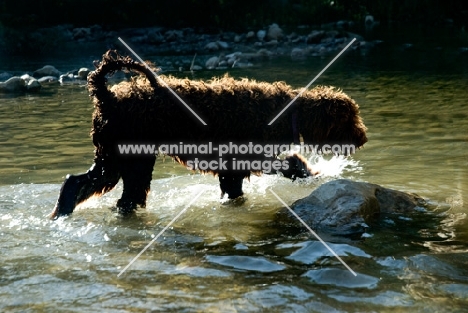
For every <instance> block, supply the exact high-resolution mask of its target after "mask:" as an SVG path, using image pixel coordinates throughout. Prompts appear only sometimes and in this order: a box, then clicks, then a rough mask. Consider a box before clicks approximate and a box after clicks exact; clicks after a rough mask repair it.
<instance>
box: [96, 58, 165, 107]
mask: <svg viewBox="0 0 468 313" xmlns="http://www.w3.org/2000/svg"><path fill="white" fill-rule="evenodd" d="M123 70H128V71H135V72H139V73H142V74H144V75H145V76H146V78H147V79H148V80H149V82H150V83H151V85H152V86H153V88H156V87H158V82H157V80H156V77H155V75H154V74H153V72H152V71H151V69H149V68H148V67H147V66H146V65H145V64H141V63H139V62H136V61H134V60H133V59H132V58H130V57H128V56H127V57H122V56H121V55H120V54H119V53H118V52H117V51H116V50H109V51H107V52H106V53H105V54H104V55H103V56H102V61H101V62H100V63H99V64H98V65H97V66H96V70H94V71H93V72H91V73H90V74H89V75H88V90H89V92H90V95H91V96H92V97H95V98H96V99H97V100H98V102H99V103H100V104H101V105H102V104H104V103H106V102H108V100H111V99H112V98H113V97H114V95H113V93H112V92H111V91H110V90H109V89H108V88H107V86H106V83H107V79H106V76H107V75H112V74H114V73H115V72H118V71H123Z"/></svg>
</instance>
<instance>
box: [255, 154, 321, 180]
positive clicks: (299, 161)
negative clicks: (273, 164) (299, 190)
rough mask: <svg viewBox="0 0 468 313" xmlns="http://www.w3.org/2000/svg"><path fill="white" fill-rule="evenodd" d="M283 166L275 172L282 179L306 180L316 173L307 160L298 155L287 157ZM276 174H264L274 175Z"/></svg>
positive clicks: (271, 172)
mask: <svg viewBox="0 0 468 313" xmlns="http://www.w3.org/2000/svg"><path fill="white" fill-rule="evenodd" d="M282 162H283V166H282V167H281V168H280V169H279V170H278V171H277V172H280V173H282V174H283V176H284V177H287V178H290V179H292V180H296V179H297V178H306V177H309V176H315V175H317V174H318V172H316V171H314V170H313V169H312V168H311V166H310V164H309V163H308V162H307V159H306V158H304V157H303V156H302V155H300V154H292V155H288V156H287V157H286V158H285V159H284V160H283V161H282ZM277 172H273V171H270V172H265V171H264V174H276V173H277Z"/></svg>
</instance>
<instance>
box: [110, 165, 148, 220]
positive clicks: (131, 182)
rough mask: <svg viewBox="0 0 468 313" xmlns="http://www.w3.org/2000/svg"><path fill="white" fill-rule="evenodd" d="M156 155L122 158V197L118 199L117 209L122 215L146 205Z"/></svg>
mask: <svg viewBox="0 0 468 313" xmlns="http://www.w3.org/2000/svg"><path fill="white" fill-rule="evenodd" d="M155 161H156V156H144V157H142V156H140V157H137V158H128V159H125V160H121V165H120V171H121V173H122V180H123V193H122V197H121V198H120V199H119V200H118V201H117V211H118V212H119V213H120V214H122V215H127V214H130V213H132V212H133V211H134V210H135V209H136V208H137V207H138V206H139V207H143V208H144V207H145V206H146V197H147V195H148V193H149V190H150V185H151V179H152V175H153V167H154V162H155Z"/></svg>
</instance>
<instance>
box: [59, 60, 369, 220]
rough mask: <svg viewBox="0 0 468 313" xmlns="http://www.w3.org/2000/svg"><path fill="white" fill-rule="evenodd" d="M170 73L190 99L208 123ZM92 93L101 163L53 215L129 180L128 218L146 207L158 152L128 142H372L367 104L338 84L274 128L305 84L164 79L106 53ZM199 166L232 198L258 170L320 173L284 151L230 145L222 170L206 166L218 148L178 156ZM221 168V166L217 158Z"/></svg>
mask: <svg viewBox="0 0 468 313" xmlns="http://www.w3.org/2000/svg"><path fill="white" fill-rule="evenodd" d="M121 70H127V71H130V72H135V73H139V74H140V75H138V76H135V77H133V78H132V79H130V81H125V82H121V83H119V84H117V85H114V86H112V87H111V88H110V89H109V88H108V87H107V85H106V82H107V79H106V76H107V75H111V74H113V73H114V72H116V71H121ZM157 78H159V79H161V80H162V81H163V82H165V84H167V86H169V87H170V88H171V89H172V90H173V91H175V93H176V94H177V95H179V96H180V98H182V99H183V100H184V102H185V103H187V104H188V105H190V107H191V108H192V109H193V111H194V112H196V113H197V114H198V116H199V117H200V118H202V119H203V120H204V121H206V124H207V125H203V124H202V123H201V122H200V120H198V119H197V118H196V117H195V116H194V115H193V114H191V113H190V112H189V111H188V110H187V108H186V107H184V105H183V104H182V102H181V101H179V99H177V98H176V97H175V96H174V94H173V93H171V92H170V90H169V89H168V88H167V86H164V84H161V83H160V82H159V81H158V79H157ZM88 89H89V91H90V94H91V97H92V99H93V103H94V107H95V110H94V113H93V126H92V131H91V136H92V139H93V143H94V146H95V157H94V164H93V165H92V166H91V168H90V169H89V170H88V171H87V172H86V173H84V174H80V175H68V176H67V178H66V180H65V182H64V183H63V185H62V188H61V190H60V196H59V199H58V201H57V204H56V206H55V209H54V211H53V213H52V215H51V216H52V218H56V217H58V216H62V215H68V214H70V213H72V212H73V210H74V208H75V206H76V205H78V204H79V203H81V202H83V201H85V200H86V199H88V198H89V197H91V196H93V195H101V194H103V193H105V192H108V191H109V190H111V189H112V188H114V186H115V185H116V184H117V182H118V181H119V179H120V178H122V180H123V194H122V196H121V198H120V199H119V200H118V202H117V209H118V211H119V212H120V213H122V214H128V213H131V212H133V211H134V210H135V209H136V208H137V207H138V206H140V207H144V206H145V204H146V198H147V194H148V192H149V189H150V182H151V179H152V171H153V166H154V163H155V159H156V153H146V154H138V153H136V154H130V153H127V154H125V153H124V154H123V153H122V151H121V150H119V147H121V146H122V145H128V144H149V143H151V144H154V145H155V146H156V147H158V146H161V145H163V144H182V143H183V144H186V143H187V144H207V143H210V144H212V146H213V147H218V146H220V145H225V146H226V145H227V144H231V145H232V144H234V143H235V144H238V145H240V144H245V145H246V144H249V143H250V144H252V143H255V144H263V145H266V144H270V145H276V146H279V145H290V144H291V143H292V142H295V143H298V141H299V137H300V136H302V138H303V140H304V142H306V143H313V144H316V145H318V146H323V145H325V144H351V145H354V146H355V147H356V148H359V147H361V146H362V145H363V144H364V143H366V142H367V138H366V127H365V126H364V124H363V122H362V120H361V118H360V116H359V106H358V105H357V104H356V103H355V102H354V101H353V100H352V99H351V98H349V97H348V96H347V95H346V94H344V93H343V92H341V91H339V90H336V89H334V88H332V87H317V88H314V89H312V90H308V91H305V92H304V93H303V94H302V95H301V96H300V97H298V98H297V100H296V101H295V102H294V103H293V104H292V105H291V107H290V108H288V110H286V111H285V112H284V114H282V115H281V116H280V117H279V118H278V119H277V120H276V121H275V123H273V124H272V125H271V126H270V125H268V123H269V122H270V121H271V120H272V118H273V117H275V116H277V114H278V113H279V112H280V111H281V110H282V109H284V108H285V106H286V105H287V104H288V103H289V102H290V101H291V100H292V99H294V98H295V97H296V96H297V95H298V93H299V90H295V89H292V88H291V87H290V86H288V85H287V84H285V83H284V82H275V83H272V84H270V83H265V82H257V81H254V80H249V79H242V80H235V79H234V78H232V77H229V76H224V77H221V78H213V79H212V80H211V81H195V80H190V79H178V78H175V77H171V76H163V75H161V76H159V77H156V76H155V75H154V74H153V72H152V71H151V70H150V69H149V68H147V66H145V65H144V64H141V63H138V62H135V61H133V60H132V59H131V58H130V57H121V56H120V55H119V54H118V53H117V52H115V51H108V52H107V53H106V54H104V56H103V59H102V61H101V63H100V64H99V65H98V66H97V69H96V70H95V71H94V72H91V73H90V75H89V76H88ZM168 154H169V155H171V156H172V157H173V158H174V159H175V160H176V161H178V162H179V163H181V164H183V165H186V166H189V167H191V168H192V169H201V171H202V172H205V173H213V174H214V175H217V176H218V178H219V182H220V187H221V192H222V196H223V195H224V194H225V193H227V194H228V197H229V198H231V199H234V198H237V197H239V196H241V195H243V192H242V182H243V179H244V178H248V177H249V176H250V175H251V174H252V173H253V174H260V173H262V172H266V173H272V174H273V173H277V172H281V173H282V174H283V175H284V176H285V177H288V178H292V179H295V178H296V177H307V176H311V175H314V172H313V171H312V170H311V169H310V167H309V166H308V165H307V161H306V159H305V158H303V157H301V156H300V155H298V154H294V155H289V156H288V157H286V158H285V159H283V160H278V158H277V151H275V153H274V154H271V155H266V154H257V153H253V152H252V151H249V152H247V153H243V154H241V153H240V152H239V151H229V152H228V153H226V154H225V155H223V160H225V162H224V164H221V165H223V166H221V167H219V168H214V169H213V168H208V169H206V168H201V167H198V168H197V166H193V165H194V164H195V165H196V164H197V162H199V163H198V164H201V163H200V161H205V162H211V161H216V160H218V159H219V158H218V157H219V155H220V154H219V151H212V153H211V154H210V153H208V154H207V153H200V151H195V152H193V151H192V152H191V153H180V152H179V153H168ZM239 159H242V160H248V161H252V162H253V161H258V162H259V161H261V162H265V161H268V162H271V163H270V164H272V163H274V162H280V163H277V165H279V164H280V165H281V166H280V167H279V168H278V167H277V168H274V169H270V170H268V169H267V170H262V169H259V168H246V167H243V168H237V167H235V161H236V160H239ZM211 164H213V163H211Z"/></svg>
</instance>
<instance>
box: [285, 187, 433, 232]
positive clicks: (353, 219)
mask: <svg viewBox="0 0 468 313" xmlns="http://www.w3.org/2000/svg"><path fill="white" fill-rule="evenodd" d="M423 206H425V201H424V199H422V198H421V197H419V196H417V195H413V194H408V193H404V192H401V191H398V190H392V189H388V188H384V187H382V186H379V185H376V184H370V183H364V182H354V181H350V180H346V179H339V180H335V181H331V182H328V183H325V184H323V185H321V186H320V187H318V188H317V189H315V190H314V191H313V192H312V193H311V194H310V195H309V196H307V197H305V198H303V199H300V200H297V201H296V202H294V203H293V204H292V205H291V209H292V210H293V211H294V212H296V213H297V215H298V216H299V217H301V218H302V219H303V220H304V222H306V223H307V225H309V226H310V227H311V228H312V229H313V230H314V231H316V232H319V233H326V234H329V235H332V236H333V235H335V236H349V235H358V234H362V233H364V232H365V231H366V228H368V225H369V224H372V222H373V221H375V220H376V218H378V216H379V214H381V213H410V212H414V211H415V209H416V208H417V207H423Z"/></svg>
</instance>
